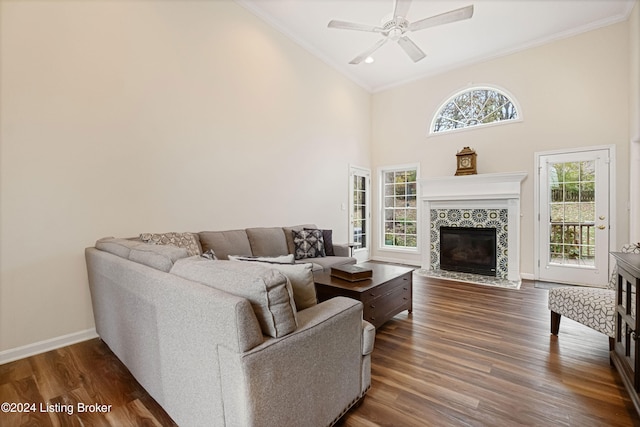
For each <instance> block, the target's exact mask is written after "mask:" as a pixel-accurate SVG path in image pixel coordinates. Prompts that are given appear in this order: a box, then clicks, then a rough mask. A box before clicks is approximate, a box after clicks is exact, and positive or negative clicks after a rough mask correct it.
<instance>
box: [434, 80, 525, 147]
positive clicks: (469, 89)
mask: <svg viewBox="0 0 640 427" xmlns="http://www.w3.org/2000/svg"><path fill="white" fill-rule="evenodd" d="M475 90H492V91H495V92H498V93H500V94H502V95H504V96H505V97H507V98H508V99H509V101H511V103H512V104H513V105H514V106H515V108H516V111H517V113H518V117H517V118H516V119H509V120H499V121H494V122H490V123H480V124H477V125H473V126H466V127H463V128H457V129H447V130H441V131H439V132H434V131H433V128H434V127H435V124H436V121H437V120H438V117H440V113H441V111H442V109H443V108H444V107H445V106H446V105H447V104H449V103H450V102H451V101H453V100H454V99H455V98H457V97H458V96H460V95H462V94H463V93H466V92H473V91H475ZM522 121H523V113H522V107H521V106H520V103H519V102H518V100H517V99H516V98H515V97H514V96H513V94H511V93H510V92H509V91H508V90H506V89H504V88H501V87H498V86H495V85H490V84H483V85H473V86H468V87H466V88H464V89H460V90H457V91H456V92H454V93H453V94H451V95H449V96H448V97H447V98H446V99H445V100H444V101H443V102H441V103H440V104H438V108H436V110H435V112H434V114H433V117H432V118H431V122H430V124H429V130H428V133H427V136H430V137H431V136H439V135H449V134H451V133H453V132H456V133H457V132H465V131H469V130H472V129H484V128H487V127H491V126H500V125H506V124H511V123H518V122H522Z"/></svg>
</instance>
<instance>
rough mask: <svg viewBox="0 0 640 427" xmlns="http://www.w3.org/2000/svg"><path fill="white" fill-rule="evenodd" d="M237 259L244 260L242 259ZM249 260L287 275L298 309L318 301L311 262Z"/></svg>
mask: <svg viewBox="0 0 640 427" xmlns="http://www.w3.org/2000/svg"><path fill="white" fill-rule="evenodd" d="M236 260H237V261H243V260H242V259H236ZM248 262H255V263H257V264H260V265H264V266H265V267H268V268H274V269H276V270H278V271H279V272H281V273H282V274H284V275H285V276H287V279H289V282H291V288H292V290H293V299H294V300H295V303H296V309H297V310H298V311H299V310H304V309H305V308H309V307H311V306H314V305H316V304H317V303H318V298H317V296H316V285H315V283H314V281H313V266H312V264H311V263H305V264H277V263H266V262H257V261H248Z"/></svg>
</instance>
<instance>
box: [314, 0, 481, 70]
mask: <svg viewBox="0 0 640 427" xmlns="http://www.w3.org/2000/svg"><path fill="white" fill-rule="evenodd" d="M411 1H412V0H395V4H394V7H393V15H391V17H390V19H389V18H388V17H385V18H383V22H382V25H381V26H379V27H378V26H375V25H367V24H358V23H355V22H347V21H338V20H332V21H329V24H328V25H327V27H329V28H337V29H341V30H354V31H366V32H371V33H380V34H381V35H382V36H383V37H382V38H381V39H380V40H378V42H377V43H376V44H374V45H373V46H371V47H370V48H369V49H367V50H366V51H364V52H363V53H361V54H360V55H358V56H356V57H355V58H353V59H352V60H351V61H350V62H349V64H353V65H357V64H359V63H361V62H362V61H364V60H365V59H366V58H369V57H371V55H372V54H373V53H374V52H375V51H376V50H378V49H380V48H381V47H382V46H383V45H384V44H385V43H386V42H388V41H389V40H391V41H394V42H397V43H398V45H399V46H400V47H401V48H402V49H403V50H404V52H405V53H406V54H407V55H408V56H409V58H411V60H412V61H413V62H418V61H420V60H421V59H423V58H425V57H426V56H427V55H426V54H425V53H424V52H423V51H422V49H420V47H419V46H418V45H417V44H415V43H414V42H413V40H411V39H410V38H409V37H408V36H407V35H405V33H407V32H411V31H419V30H424V29H426V28H431V27H435V26H437V25H443V24H448V23H451V22H456V21H461V20H464V19H469V18H471V17H472V16H473V5H470V6H466V7H462V8H460V9H455V10H451V11H449V12H445V13H441V14H439V15H435V16H431V17H428V18H424V19H420V20H418V21H415V22H409V21H408V20H407V19H406V15H407V12H408V11H409V7H410V6H411ZM371 62H373V61H371ZM367 63H370V62H367Z"/></svg>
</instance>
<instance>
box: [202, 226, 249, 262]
mask: <svg viewBox="0 0 640 427" xmlns="http://www.w3.org/2000/svg"><path fill="white" fill-rule="evenodd" d="M198 236H199V237H200V243H201V244H202V250H203V251H207V250H209V249H213V252H214V253H215V254H216V257H218V259H222V260H224V259H228V258H229V255H245V256H251V255H253V254H252V253H251V245H250V244H249V239H248V238H247V233H246V232H245V231H244V230H228V231H201V232H200V233H198Z"/></svg>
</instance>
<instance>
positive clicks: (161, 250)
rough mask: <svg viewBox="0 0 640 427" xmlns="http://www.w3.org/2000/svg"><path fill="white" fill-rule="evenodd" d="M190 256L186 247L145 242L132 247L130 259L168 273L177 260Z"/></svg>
mask: <svg viewBox="0 0 640 427" xmlns="http://www.w3.org/2000/svg"><path fill="white" fill-rule="evenodd" d="M188 256H189V254H188V252H187V250H186V249H185V248H178V247H176V246H172V245H148V244H145V243H143V244H141V245H140V246H138V247H137V248H134V249H131V252H130V253H129V260H131V261H133V262H137V263H138V264H144V265H146V266H148V267H151V268H155V269H156V270H161V271H164V272H165V273H168V272H169V271H170V270H171V267H173V264H174V263H175V262H176V261H178V260H180V259H182V258H186V257H188Z"/></svg>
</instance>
